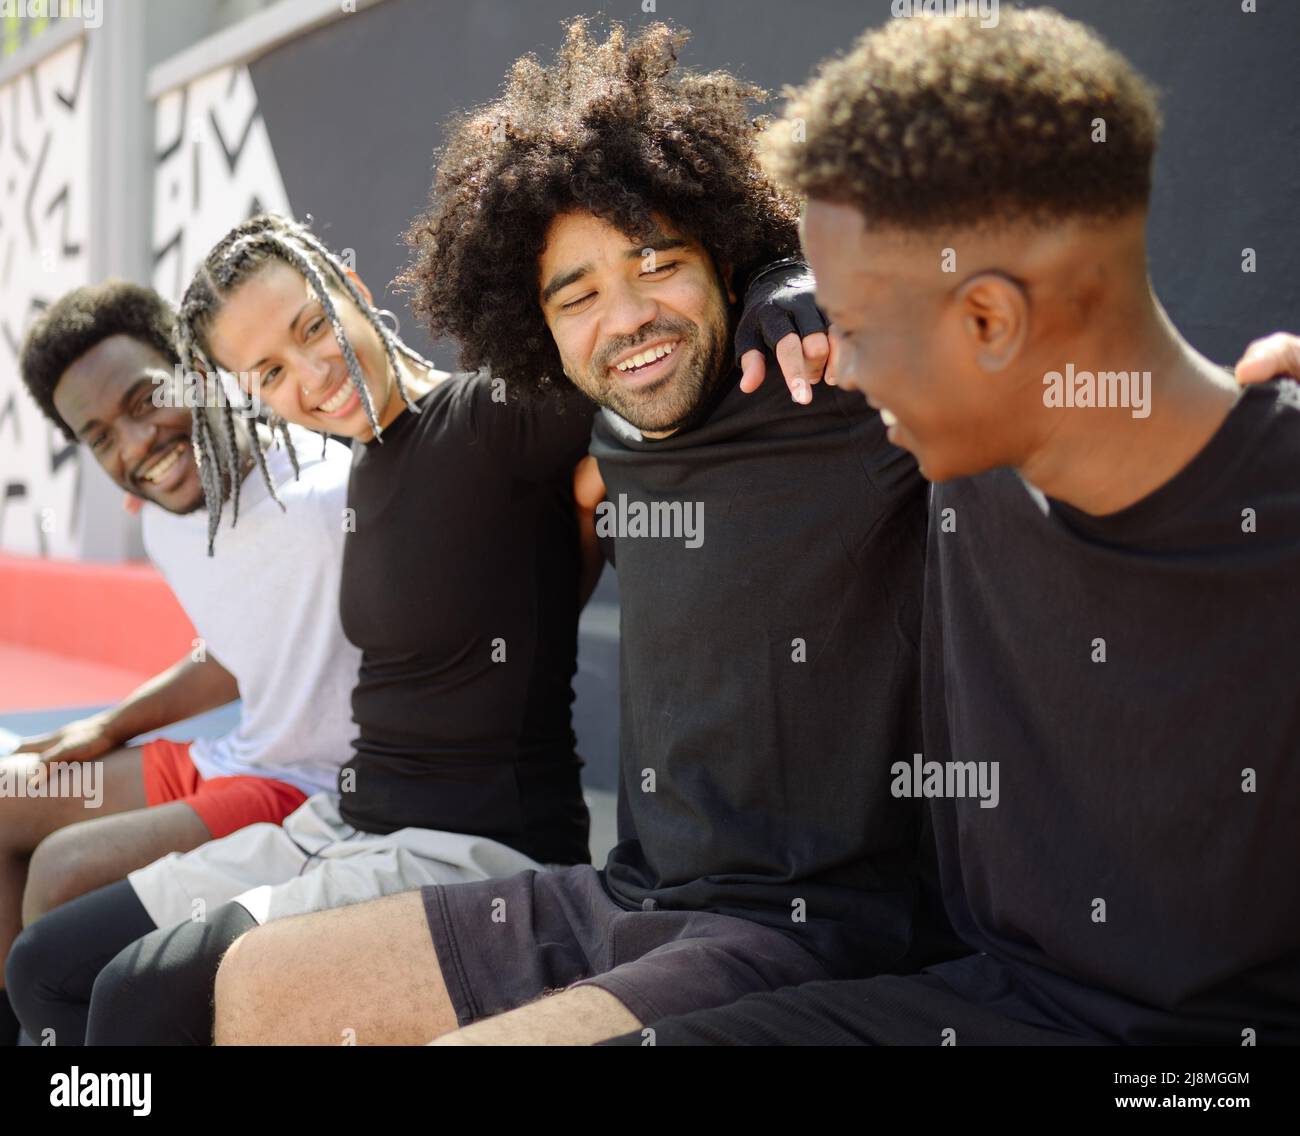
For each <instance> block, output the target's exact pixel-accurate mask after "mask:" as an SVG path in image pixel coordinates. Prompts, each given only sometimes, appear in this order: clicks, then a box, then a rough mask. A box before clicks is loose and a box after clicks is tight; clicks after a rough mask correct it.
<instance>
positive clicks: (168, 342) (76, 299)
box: [18, 280, 180, 442]
mask: <svg viewBox="0 0 1300 1136" xmlns="http://www.w3.org/2000/svg"><path fill="white" fill-rule="evenodd" d="M175 331H176V316H175V313H174V312H173V311H172V309H171V305H170V304H168V303H167V301H166V300H164V299H163V298H162V297H161V296H160V295H158V293H157V292H155V291H154V290H153V289H152V288H142V287H141V286H140V285H138V284H131V283H129V282H128V281H125V280H108V281H106V282H105V283H103V284H96V285H89V286H87V287H84V288H75V289H73V290H72V291H71V292H68V293H67V294H66V295H64V296H62V297H61V298H60V299H58V300H56V301H55V302H54V303H53V304H51V305H50V307H48V308H47V309H46V310H45V311H44V312H43V313H42V314H41V315H40V316H39V317H38V318H37V320H36V322H35V323H34V324H32V326H31V329H30V330H29V331H28V332H27V338H26V339H25V340H24V341H23V346H22V351H21V352H20V353H19V356H18V367H19V370H20V371H21V372H22V376H23V383H24V384H25V385H26V387H27V389H28V390H29V391H31V394H32V397H33V398H34V399H35V400H36V403H37V405H38V406H39V407H40V408H41V410H42V411H43V412H44V413H45V417H46V418H48V419H49V420H50V421H51V422H53V423H54V424H55V425H56V426H58V427H59V429H60V430H62V431H63V436H64V437H65V438H67V439H68V441H69V442H75V441H76V440H77V436H76V435H75V434H74V433H73V432H72V429H71V428H70V427H69V426H68V424H67V423H66V422H64V421H63V419H62V417H61V416H60V415H59V412H58V411H57V410H56V409H55V407H54V388H55V387H57V386H58V385H59V380H60V379H61V378H63V375H64V372H65V371H67V369H68V368H69V367H71V366H72V364H73V363H75V362H76V361H77V360H78V359H80V358H81V357H82V356H83V355H84V354H86V352H87V351H90V350H91V349H92V348H94V347H97V346H98V345H99V344H100V342H101V341H103V340H105V339H110V338H112V337H113V336H114V335H129V336H130V337H131V338H132V339H138V340H139V341H140V342H141V343H147V344H148V345H149V346H150V347H153V348H155V349H156V350H157V351H158V353H159V354H160V355H162V356H163V358H165V359H166V360H167V362H168V363H169V364H171V365H172V366H175V365H176V363H177V362H179V359H180V357H179V356H178V355H177V353H176V343H175Z"/></svg>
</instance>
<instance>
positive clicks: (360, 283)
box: [345, 268, 375, 308]
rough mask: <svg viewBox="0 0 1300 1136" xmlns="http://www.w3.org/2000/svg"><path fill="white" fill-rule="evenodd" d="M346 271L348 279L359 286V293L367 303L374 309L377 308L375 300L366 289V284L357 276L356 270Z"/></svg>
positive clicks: (349, 269)
mask: <svg viewBox="0 0 1300 1136" xmlns="http://www.w3.org/2000/svg"><path fill="white" fill-rule="evenodd" d="M345 271H346V272H347V274H348V279H349V280H351V281H352V283H353V284H355V285H356V286H357V291H358V292H360V293H361V294H362V295H363V296H365V298H366V303H367V304H369V305H370V306H371V307H372V308H373V307H374V306H375V298H374V296H372V295H371V294H370V289H369V288H367V287H366V282H365V281H364V280H362V279H361V277H360V276H358V275H357V272H356V269H354V268H348V269H346V270H345Z"/></svg>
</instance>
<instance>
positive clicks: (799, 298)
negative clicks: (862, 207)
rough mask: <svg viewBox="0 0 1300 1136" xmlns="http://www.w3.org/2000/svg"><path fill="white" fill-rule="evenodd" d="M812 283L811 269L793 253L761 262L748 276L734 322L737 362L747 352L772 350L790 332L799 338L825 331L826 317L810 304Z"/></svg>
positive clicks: (811, 302) (811, 301)
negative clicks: (760, 266) (741, 302)
mask: <svg viewBox="0 0 1300 1136" xmlns="http://www.w3.org/2000/svg"><path fill="white" fill-rule="evenodd" d="M813 284H814V282H813V274H812V270H811V269H810V268H809V267H808V265H807V264H805V263H804V262H803V261H802V260H800V259H799V258H798V257H794V256H789V257H785V258H784V259H782V260H777V261H773V262H772V263H771V264H767V265H764V266H763V267H762V268H760V269H759V270H758V271H757V272H755V273H754V275H753V276H751V277H750V278H749V283H748V285H747V287H746V289H745V299H744V303H743V304H742V306H741V311H740V322H739V323H738V324H737V325H736V363H737V364H739V363H740V358H741V356H742V355H744V354H745V352H746V351H753V350H759V351H762V350H764V349H766V350H767V351H773V350H775V349H776V345H777V344H778V343H779V342H780V341H781V340H782V339H784V338H785V337H786V336H787V335H789V334H790V333H791V332H794V333H795V334H797V335H798V336H799V338H800V339H802V338H804V336H807V335H814V334H816V333H817V332H819V331H825V330H826V327H827V322H826V317H825V316H824V315H822V313H821V309H820V308H818V307H817V305H816V304H815V303H813Z"/></svg>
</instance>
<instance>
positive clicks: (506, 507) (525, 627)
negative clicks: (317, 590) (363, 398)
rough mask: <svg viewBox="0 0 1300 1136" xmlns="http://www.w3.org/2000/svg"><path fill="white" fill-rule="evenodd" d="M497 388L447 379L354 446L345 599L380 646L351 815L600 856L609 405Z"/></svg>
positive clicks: (365, 640)
mask: <svg viewBox="0 0 1300 1136" xmlns="http://www.w3.org/2000/svg"><path fill="white" fill-rule="evenodd" d="M493 389H494V388H493V384H492V380H491V379H490V378H488V377H487V376H485V375H470V376H454V377H451V378H448V379H445V380H443V381H442V382H441V383H439V384H438V385H437V386H436V387H434V388H433V390H432V391H430V392H429V393H428V394H427V395H425V396H424V397H423V398H422V399H421V400H420V401H419V403H418V405H419V406H420V407H421V410H422V411H423V413H421V414H412V413H411V412H410V411H407V412H405V413H404V414H402V415H401V416H400V417H398V418H397V419H396V420H395V421H394V422H393V423H392V424H391V425H389V427H388V428H387V429H386V430H385V431H384V434H383V439H382V442H381V441H372V442H370V443H368V444H365V445H362V444H360V443H356V444H355V446H354V458H353V467H352V479H351V482H350V484H349V487H348V505H349V507H350V508H351V509H353V510H354V512H355V531H354V532H350V533H349V534H348V537H347V541H346V544H345V549H344V556H343V578H342V583H341V587H340V607H341V611H342V618H343V630H344V633H345V634H346V635H347V637H348V639H349V640H350V641H351V642H352V643H353V644H355V645H356V646H357V647H359V648H360V649H361V652H362V656H361V670H360V675H359V678H358V681H357V686H356V689H355V690H354V691H353V694H352V713H353V719H354V720H355V722H356V724H357V727H358V730H359V734H360V736H359V737H358V738H357V740H356V741H355V742H354V743H353V745H354V747H355V749H356V756H355V757H354V758H353V759H352V760H351V761H350V762H349V763H348V764H347V765H345V766H344V767H343V773H342V774H341V775H340V786H341V787H346V784H347V781H346V777H347V771H349V770H352V771H355V786H354V788H353V791H351V792H344V793H343V794H342V808H341V812H342V815H343V817H344V819H345V820H347V821H348V822H349V823H350V824H353V825H355V826H356V827H357V828H360V829H363V830H365V831H367V832H381V833H384V832H392V831H395V830H396V829H399V828H404V827H407V826H417V827H421V828H433V829H446V830H449V831H452V832H462V833H469V834H473V835H481V836H488V837H491V838H493V839H496V840H499V841H501V842H502V843H504V844H508V845H510V846H511V847H512V848H516V849H518V850H519V851H520V852H523V853H525V854H526V855H529V856H532V857H533V858H534V859H537V860H539V861H542V862H545V863H586V862H587V861H588V860H589V858H590V856H589V853H588V851H587V827H588V824H587V810H586V806H585V804H584V803H583V799H582V791H581V786H580V784H579V768H580V765H581V762H580V761H579V759H578V757H577V755H576V753H575V751H574V746H575V739H574V735H573V730H572V727H571V722H570V708H571V704H572V701H573V691H572V687H571V681H572V678H573V673H574V669H575V666H576V658H577V623H578V600H579V595H578V588H579V549H578V538H577V525H576V521H575V517H574V507H573V488H572V485H573V467H574V466H575V465H576V464H577V462H578V461H580V460H581V458H582V457H583V455H584V453H585V452H586V449H587V444H588V441H589V438H590V434H591V418H592V413H593V412H592V410H591V408H590V405H589V404H588V403H587V402H586V401H585V400H584V399H581V398H578V397H576V396H574V397H570V398H565V399H560V398H558V397H556V398H552V399H549V400H545V401H542V400H537V401H529V402H518V401H515V400H514V399H511V400H510V401H508V402H502V401H494V399H493Z"/></svg>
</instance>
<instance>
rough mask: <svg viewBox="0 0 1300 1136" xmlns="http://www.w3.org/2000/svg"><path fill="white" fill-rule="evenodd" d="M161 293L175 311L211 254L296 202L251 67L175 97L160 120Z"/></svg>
mask: <svg viewBox="0 0 1300 1136" xmlns="http://www.w3.org/2000/svg"><path fill="white" fill-rule="evenodd" d="M154 144H155V162H156V165H155V169H154V213H153V242H154V243H153V259H154V269H153V282H154V287H155V288H157V289H158V291H159V292H161V293H162V294H163V295H164V296H166V297H168V298H169V299H170V300H172V301H173V302H174V303H176V302H179V301H180V298H181V296H182V295H183V294H184V291H185V286H186V285H187V284H188V283H189V280H190V277H191V276H192V275H193V274H194V271H195V270H196V269H197V268H198V266H199V265H200V264H201V263H202V261H203V257H204V256H205V255H206V254H207V252H208V250H209V249H210V248H211V247H212V246H213V245H214V244H216V243H217V241H219V240H220V239H221V238H222V237H223V236H224V235H225V234H226V232H227V231H228V230H229V229H230V228H231V227H233V226H234V225H237V224H238V223H239V222H240V221H243V220H245V219H247V218H248V217H251V216H252V215H253V214H254V213H258V212H261V211H262V210H264V209H269V210H274V211H276V212H279V213H286V214H287V213H289V212H290V209H289V198H288V195H287V194H286V193H285V189H284V182H283V181H282V180H281V177H280V167H279V166H278V165H277V163H276V160H275V152H274V151H273V149H272V148H271V140H270V137H269V136H268V134H267V130H266V123H265V122H264V121H263V120H262V115H261V112H260V110H259V109H258V103H257V91H256V89H255V88H254V86H253V79H252V76H251V75H250V74H249V72H248V68H247V67H227V68H224V69H222V70H220V71H214V72H212V73H211V74H209V75H205V76H203V77H202V78H201V79H197V80H195V81H194V82H193V83H190V84H189V85H188V86H185V87H182V88H180V89H178V90H175V91H169V92H168V93H167V94H165V95H163V96H162V97H161V98H160V99H159V100H158V102H157V105H156V108H155V112H154Z"/></svg>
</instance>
